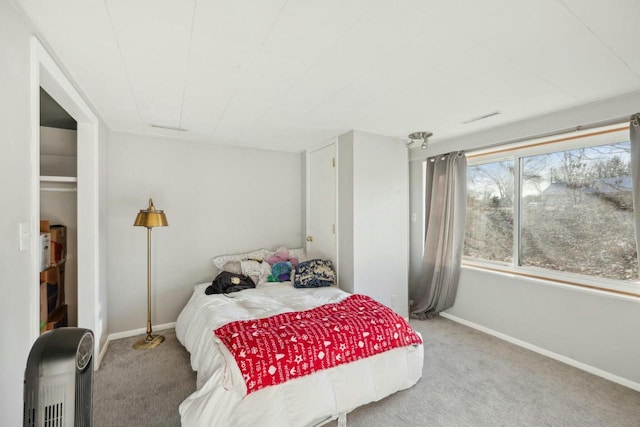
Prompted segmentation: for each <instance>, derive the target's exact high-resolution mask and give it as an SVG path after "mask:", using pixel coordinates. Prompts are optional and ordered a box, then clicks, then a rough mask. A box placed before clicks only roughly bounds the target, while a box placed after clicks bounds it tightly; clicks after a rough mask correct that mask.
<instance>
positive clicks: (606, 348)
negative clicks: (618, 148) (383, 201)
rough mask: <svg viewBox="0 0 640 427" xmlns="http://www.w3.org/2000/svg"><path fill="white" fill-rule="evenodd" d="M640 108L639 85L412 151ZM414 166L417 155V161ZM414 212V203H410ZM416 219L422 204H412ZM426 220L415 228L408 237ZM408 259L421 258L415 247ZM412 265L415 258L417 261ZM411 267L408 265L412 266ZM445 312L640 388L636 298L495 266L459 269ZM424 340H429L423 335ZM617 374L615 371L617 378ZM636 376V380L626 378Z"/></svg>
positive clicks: (417, 185) (432, 151) (484, 141)
mask: <svg viewBox="0 0 640 427" xmlns="http://www.w3.org/2000/svg"><path fill="white" fill-rule="evenodd" d="M638 110H640V92H634V93H631V94H627V95H623V96H620V97H616V98H612V99H608V100H604V101H601V102H597V103H593V104H588V105H584V106H581V107H578V108H573V109H570V110H564V111H560V112H556V113H553V114H548V115H545V116H541V117H536V118H533V119H530V120H526V121H522V122H520V123H515V124H511V125H507V126H502V127H499V128H495V129H493V130H487V131H483V132H479V133H477V134H473V135H468V136H465V137H461V138H457V139H451V140H447V141H442V142H440V143H434V144H431V145H430V147H429V149H428V150H426V152H425V151H423V150H417V151H414V152H413V153H412V158H414V159H418V158H423V157H426V156H431V155H436V154H441V153H444V152H448V151H454V150H460V149H464V150H469V149H473V148H474V147H483V146H487V145H491V144H495V143H499V142H501V141H509V140H513V139H517V138H521V137H527V136H532V135H537V134H542V133H546V132H549V131H554V130H559V129H566V128H570V127H573V126H576V125H578V124H589V123H594V122H600V121H605V120H609V119H613V118H618V117H622V116H630V115H631V114H632V113H635V112H637V111H638ZM413 163H414V165H412V169H414V170H417V169H418V168H419V167H421V166H418V165H419V164H420V163H421V161H414V162H413ZM419 179H420V178H418V174H417V173H415V174H412V182H411V189H412V190H411V191H412V192H413V194H412V198H415V192H416V191H419V192H421V191H423V186H422V183H421V182H419ZM412 212H413V207H412ZM415 212H417V215H418V218H420V217H421V216H422V212H423V207H422V206H420V205H416V210H415ZM423 234H424V232H423V227H422V226H421V225H420V223H419V222H418V224H417V225H416V226H415V227H412V240H414V239H419V238H421V237H420V236H421V235H423ZM412 248H413V249H412V251H413V253H412V256H411V259H412V262H417V261H415V260H417V259H419V257H416V254H415V250H416V249H415V246H412ZM414 267H415V265H414ZM412 268H413V267H412ZM446 313H448V314H451V315H454V316H456V317H457V318H459V319H462V320H463V321H467V322H472V323H473V324H475V325H477V326H479V327H484V328H488V329H490V330H492V331H495V332H497V333H501V334H505V335H507V336H509V337H511V338H513V339H515V340H520V341H523V342H525V343H529V344H531V345H533V346H537V347H539V348H541V349H542V350H545V351H548V352H551V353H555V354H557V355H559V356H562V357H566V358H569V359H573V360H575V361H577V362H578V363H583V364H585V365H588V366H589V367H592V368H595V369H593V370H595V371H596V372H597V371H601V372H600V373H601V374H602V373H603V372H604V373H608V374H611V375H609V377H611V376H613V377H618V378H619V379H620V378H621V379H622V380H621V381H620V382H622V383H626V384H627V385H632V386H634V384H636V385H637V386H639V387H640V364H639V363H638V357H637V355H638V354H640V339H639V338H638V336H639V335H638V331H637V325H638V324H640V298H621V297H618V296H610V295H606V294H604V293H602V292H598V291H584V290H582V289H577V288H573V287H568V286H556V285H551V284H549V283H545V282H542V281H532V280H531V279H526V278H521V277H513V276H509V275H503V274H499V273H493V272H486V271H478V270H473V269H466V268H465V269H463V272H462V275H461V277H460V283H459V288H458V294H457V298H456V303H455V305H454V307H453V308H451V309H449V310H447V311H446ZM426 339H427V344H428V337H427V338H426ZM614 379H615V378H614ZM630 383H634V384H630Z"/></svg>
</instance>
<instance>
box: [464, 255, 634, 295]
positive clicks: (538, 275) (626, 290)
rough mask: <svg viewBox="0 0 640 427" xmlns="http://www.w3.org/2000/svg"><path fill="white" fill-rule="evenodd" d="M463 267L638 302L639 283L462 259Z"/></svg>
mask: <svg viewBox="0 0 640 427" xmlns="http://www.w3.org/2000/svg"><path fill="white" fill-rule="evenodd" d="M462 267H463V268H469V269H476V270H481V271H486V272H492V273H498V274H504V275H508V276H516V277H522V278H523V279H530V280H534V281H538V282H543V283H546V284H551V285H554V286H559V287H562V288H565V289H573V290H580V291H587V292H589V293H596V294H599V295H605V296H609V297H621V298H623V299H627V300H633V301H637V302H640V283H634V282H622V281H615V280H607V279H601V278H591V277H586V276H581V275H579V274H572V273H557V272H550V271H548V270H543V269H536V268H526V267H519V268H514V267H512V266H508V265H504V264H498V263H485V262H477V261H469V260H463V261H462Z"/></svg>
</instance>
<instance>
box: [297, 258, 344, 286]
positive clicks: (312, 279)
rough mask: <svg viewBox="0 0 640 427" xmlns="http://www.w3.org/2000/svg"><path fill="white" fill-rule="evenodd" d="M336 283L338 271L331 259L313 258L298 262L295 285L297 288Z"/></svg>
mask: <svg viewBox="0 0 640 427" xmlns="http://www.w3.org/2000/svg"><path fill="white" fill-rule="evenodd" d="M335 283H336V272H335V271H334V270H333V264H332V263H331V261H330V260H322V259H312V260H309V261H304V262H301V263H300V264H298V267H296V275H295V278H294V280H293V286H294V287H296V288H319V287H321V286H331V285H335Z"/></svg>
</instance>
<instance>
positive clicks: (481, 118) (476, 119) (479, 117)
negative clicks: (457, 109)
mask: <svg viewBox="0 0 640 427" xmlns="http://www.w3.org/2000/svg"><path fill="white" fill-rule="evenodd" d="M498 114H500V111H492V112H490V113H487V114H483V115H481V116H478V117H474V118H472V119H469V120H465V121H464V122H462V124H464V125H468V124H469V123H473V122H477V121H480V120H484V119H488V118H489V117H493V116H497V115H498Z"/></svg>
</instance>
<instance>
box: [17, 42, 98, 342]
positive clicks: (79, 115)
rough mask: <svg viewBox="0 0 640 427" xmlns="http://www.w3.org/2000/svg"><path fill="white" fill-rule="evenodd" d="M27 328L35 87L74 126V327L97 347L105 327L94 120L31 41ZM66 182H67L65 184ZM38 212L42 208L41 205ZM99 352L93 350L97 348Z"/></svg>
mask: <svg viewBox="0 0 640 427" xmlns="http://www.w3.org/2000/svg"><path fill="white" fill-rule="evenodd" d="M31 58H32V61H31V70H30V74H31V76H32V78H31V91H30V92H31V99H30V104H31V129H32V132H31V164H32V168H31V169H32V186H31V206H32V212H31V224H30V230H31V231H32V232H31V244H30V247H31V248H32V250H31V266H32V268H31V272H32V274H31V283H32V284H33V287H32V289H33V292H32V294H31V304H30V307H31V316H30V318H31V328H30V330H31V331H32V340H33V341H35V340H36V339H37V337H38V336H39V334H40V287H39V286H38V285H39V283H40V251H39V250H38V248H39V246H40V233H39V230H40V210H41V206H40V202H41V191H40V190H41V186H45V185H47V186H49V185H51V183H42V184H41V182H40V161H41V159H40V154H41V153H40V143H41V141H40V95H41V92H40V91H41V88H42V89H44V91H46V93H47V94H49V95H50V96H51V98H53V99H54V100H55V102H56V103H57V104H59V105H60V106H61V107H62V108H63V109H64V110H65V111H66V112H67V113H68V114H69V115H70V116H71V117H72V118H73V119H74V120H75V121H76V123H77V131H76V132H77V133H76V136H77V143H76V151H77V157H76V172H77V175H76V176H77V182H76V183H75V184H76V188H77V191H76V192H75V193H73V194H74V195H75V199H76V209H75V212H76V229H77V233H76V235H77V240H76V242H77V246H76V249H75V253H76V254H77V257H76V261H77V269H76V271H77V283H78V286H77V303H76V304H75V305H76V306H77V316H76V319H77V326H79V327H83V328H89V329H91V330H93V332H94V335H95V337H96V344H97V346H99V344H100V342H101V338H102V335H103V333H104V331H105V329H106V323H105V322H104V321H103V319H104V316H105V315H104V311H105V310H106V307H102V311H101V310H100V308H99V303H100V301H104V298H101V296H100V286H99V283H100V278H101V270H100V254H101V251H100V240H99V230H100V224H99V215H98V213H99V207H100V203H99V195H100V193H101V192H100V186H99V179H98V178H99V170H100V168H99V161H98V160H99V158H98V146H99V145H98V141H99V140H98V136H99V121H98V118H97V117H96V116H95V114H94V113H93V111H92V110H91V108H90V107H89V106H88V105H87V103H86V102H85V101H84V99H83V98H82V96H80V94H79V92H78V91H77V90H76V88H75V87H74V85H73V84H72V83H71V82H70V80H69V79H68V78H67V77H66V75H65V74H64V72H63V71H62V70H61V69H60V68H59V67H58V65H57V64H56V62H55V61H54V60H53V58H52V57H51V56H50V55H49V53H48V52H47V51H46V49H45V48H44V46H43V45H42V44H41V43H40V42H39V41H38V39H37V38H36V37H33V38H32V39H31ZM67 184H68V183H67ZM43 208H45V207H44V206H43ZM97 350H99V347H98V348H97Z"/></svg>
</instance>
